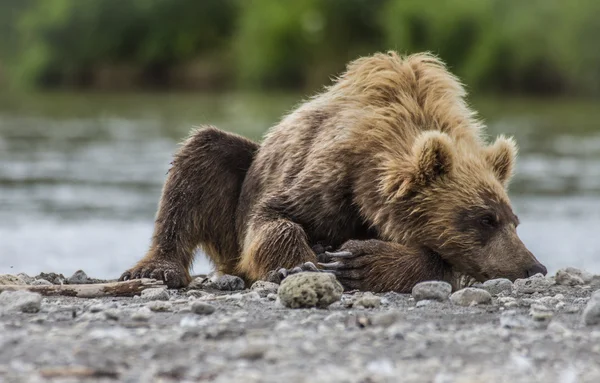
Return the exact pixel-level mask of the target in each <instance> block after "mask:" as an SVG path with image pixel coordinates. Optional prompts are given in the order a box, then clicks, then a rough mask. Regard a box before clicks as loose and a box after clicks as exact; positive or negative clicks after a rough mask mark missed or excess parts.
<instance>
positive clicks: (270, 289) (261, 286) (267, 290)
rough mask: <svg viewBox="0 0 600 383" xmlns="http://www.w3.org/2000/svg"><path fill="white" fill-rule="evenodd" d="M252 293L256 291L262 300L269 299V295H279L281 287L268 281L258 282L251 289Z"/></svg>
mask: <svg viewBox="0 0 600 383" xmlns="http://www.w3.org/2000/svg"><path fill="white" fill-rule="evenodd" d="M250 289H251V290H252V291H256V292H257V293H258V295H260V296H261V298H265V297H267V296H268V295H269V294H277V289H279V285H278V284H277V283H273V282H267V281H256V282H254V283H253V284H252V287H250Z"/></svg>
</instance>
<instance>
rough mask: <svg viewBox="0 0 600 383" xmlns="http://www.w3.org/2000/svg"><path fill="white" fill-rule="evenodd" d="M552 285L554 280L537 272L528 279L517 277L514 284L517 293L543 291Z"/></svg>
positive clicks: (514, 290)
mask: <svg viewBox="0 0 600 383" xmlns="http://www.w3.org/2000/svg"><path fill="white" fill-rule="evenodd" d="M550 286H552V281H551V280H549V279H548V278H546V277H544V276H543V275H542V274H536V275H534V276H532V277H529V278H526V279H517V280H516V281H515V283H514V284H513V292H515V293H517V294H533V293H543V292H545V291H546V290H548V288H549V287H550Z"/></svg>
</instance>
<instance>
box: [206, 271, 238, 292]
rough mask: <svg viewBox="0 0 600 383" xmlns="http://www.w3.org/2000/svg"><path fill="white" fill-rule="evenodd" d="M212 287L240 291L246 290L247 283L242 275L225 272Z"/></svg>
mask: <svg viewBox="0 0 600 383" xmlns="http://www.w3.org/2000/svg"><path fill="white" fill-rule="evenodd" d="M211 287H214V288H215V289H217V290H223V291H238V290H244V289H245V288H246V284H245V283H244V280H243V279H242V278H240V277H236V276H235V275H228V274H225V275H221V276H220V277H218V278H217V279H216V280H215V281H213V282H212V285H211Z"/></svg>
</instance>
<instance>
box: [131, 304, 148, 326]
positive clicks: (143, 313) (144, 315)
mask: <svg viewBox="0 0 600 383" xmlns="http://www.w3.org/2000/svg"><path fill="white" fill-rule="evenodd" d="M150 318H152V310H150V309H149V308H148V307H141V308H140V309H139V310H137V311H136V312H134V313H133V314H131V319H132V320H134V321H138V322H148V321H149V320H150Z"/></svg>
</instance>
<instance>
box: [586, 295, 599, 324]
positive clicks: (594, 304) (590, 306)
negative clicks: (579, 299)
mask: <svg viewBox="0 0 600 383" xmlns="http://www.w3.org/2000/svg"><path fill="white" fill-rule="evenodd" d="M583 322H584V323H585V324H586V325H588V326H592V325H596V324H600V290H597V291H596V292H595V293H594V294H592V297H591V298H590V300H589V301H588V303H587V306H585V309H584V310H583Z"/></svg>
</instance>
